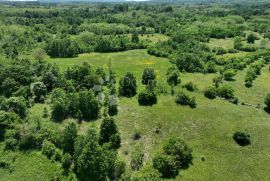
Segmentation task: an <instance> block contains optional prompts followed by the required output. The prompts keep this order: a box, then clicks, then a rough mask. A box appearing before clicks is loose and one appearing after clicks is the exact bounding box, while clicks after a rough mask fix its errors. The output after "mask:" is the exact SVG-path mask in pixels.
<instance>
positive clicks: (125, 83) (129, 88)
mask: <svg viewBox="0 0 270 181" xmlns="http://www.w3.org/2000/svg"><path fill="white" fill-rule="evenodd" d="M119 84H120V85H119V94H120V95H121V96H125V97H133V96H135V95H136V93H137V84H136V78H135V76H134V75H133V74H132V73H130V72H128V73H127V74H126V75H125V76H124V77H123V78H122V79H121V80H120V82H119Z"/></svg>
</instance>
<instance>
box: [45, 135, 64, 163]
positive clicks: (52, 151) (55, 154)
mask: <svg viewBox="0 0 270 181" xmlns="http://www.w3.org/2000/svg"><path fill="white" fill-rule="evenodd" d="M42 154H43V155H45V156H46V157H48V158H49V159H51V160H55V161H61V159H62V152H61V151H60V150H59V149H58V148H56V146H55V145H54V144H53V143H51V142H50V141H48V140H44V142H43V144H42Z"/></svg>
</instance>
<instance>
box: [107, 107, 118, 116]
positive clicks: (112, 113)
mask: <svg viewBox="0 0 270 181" xmlns="http://www.w3.org/2000/svg"><path fill="white" fill-rule="evenodd" d="M108 113H109V115H110V116H115V115H117V113H118V106H117V105H109V106H108Z"/></svg>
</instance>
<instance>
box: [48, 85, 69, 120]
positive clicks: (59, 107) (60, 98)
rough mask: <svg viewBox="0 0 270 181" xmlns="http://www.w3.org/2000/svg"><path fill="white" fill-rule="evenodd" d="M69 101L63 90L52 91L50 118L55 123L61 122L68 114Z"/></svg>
mask: <svg viewBox="0 0 270 181" xmlns="http://www.w3.org/2000/svg"><path fill="white" fill-rule="evenodd" d="M68 106H69V101H68V97H67V94H66V92H65V91H64V90H63V89H60V88H57V89H54V90H53V92H52V94H51V107H52V118H53V119H54V120H55V121H62V120H63V119H65V118H66V116H67V114H68Z"/></svg>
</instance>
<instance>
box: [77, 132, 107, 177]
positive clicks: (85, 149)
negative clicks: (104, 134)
mask: <svg viewBox="0 0 270 181" xmlns="http://www.w3.org/2000/svg"><path fill="white" fill-rule="evenodd" d="M76 148H78V147H76ZM75 152H76V150H75ZM77 153H80V154H79V155H78V159H77V162H75V164H76V173H77V176H78V178H79V180H82V181H92V180H93V181H103V180H106V175H107V170H108V164H107V161H106V155H105V152H104V150H103V148H102V147H101V146H100V145H99V144H98V138H97V135H96V131H95V130H94V129H90V130H89V131H88V133H87V136H86V140H85V144H83V145H82V148H79V150H78V151H77Z"/></svg>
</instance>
